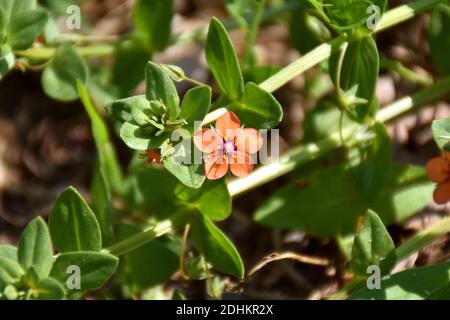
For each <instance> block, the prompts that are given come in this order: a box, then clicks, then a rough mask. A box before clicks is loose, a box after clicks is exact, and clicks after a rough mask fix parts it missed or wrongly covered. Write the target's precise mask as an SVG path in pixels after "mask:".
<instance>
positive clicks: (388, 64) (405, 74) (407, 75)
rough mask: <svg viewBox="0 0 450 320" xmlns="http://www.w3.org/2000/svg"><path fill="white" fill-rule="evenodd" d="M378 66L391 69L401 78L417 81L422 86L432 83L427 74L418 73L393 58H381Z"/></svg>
mask: <svg viewBox="0 0 450 320" xmlns="http://www.w3.org/2000/svg"><path fill="white" fill-rule="evenodd" d="M380 68H382V69H389V70H392V71H393V72H395V73H397V74H398V75H399V76H400V77H402V78H403V79H405V80H407V81H411V82H414V83H417V84H419V85H421V86H424V87H426V86H429V85H431V84H432V83H433V79H432V78H431V77H430V76H429V75H420V74H418V73H416V72H414V71H412V70H410V69H408V68H407V67H405V66H404V65H403V64H402V63H400V62H398V61H395V60H391V59H387V58H381V60H380Z"/></svg>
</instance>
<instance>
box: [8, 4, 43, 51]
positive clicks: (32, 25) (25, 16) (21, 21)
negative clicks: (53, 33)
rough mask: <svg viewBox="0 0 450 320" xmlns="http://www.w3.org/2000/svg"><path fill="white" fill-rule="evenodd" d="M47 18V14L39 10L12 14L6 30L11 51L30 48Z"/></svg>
mask: <svg viewBox="0 0 450 320" xmlns="http://www.w3.org/2000/svg"><path fill="white" fill-rule="evenodd" d="M49 18H50V15H49V13H48V12H47V11H45V10H41V9H34V10H26V11H20V12H17V13H14V15H13V18H12V19H11V20H10V21H9V24H8V28H7V32H8V34H9V38H8V43H9V45H10V46H11V48H12V49H13V50H25V49H28V48H29V47H31V46H32V45H33V43H34V41H35V40H36V38H37V37H38V36H39V34H40V33H41V32H42V31H43V30H44V27H45V25H46V24H47V21H48V19H49Z"/></svg>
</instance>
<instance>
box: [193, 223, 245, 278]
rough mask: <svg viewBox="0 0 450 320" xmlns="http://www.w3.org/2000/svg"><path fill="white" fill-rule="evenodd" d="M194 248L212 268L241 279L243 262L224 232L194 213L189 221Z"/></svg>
mask: <svg viewBox="0 0 450 320" xmlns="http://www.w3.org/2000/svg"><path fill="white" fill-rule="evenodd" d="M191 226H192V228H191V235H192V240H193V241H194V246H195V248H196V249H197V250H198V251H199V252H200V253H201V254H202V255H204V256H205V257H206V259H207V260H208V262H209V263H211V265H212V266H213V268H214V269H216V270H218V271H220V272H223V273H226V274H230V275H233V276H235V277H236V278H239V279H242V278H243V277H244V264H243V262H242V259H241V257H240V255H239V252H238V251H237V250H236V248H235V247H234V245H233V243H232V242H231V241H230V240H229V239H228V238H227V237H226V236H225V234H223V233H222V231H220V229H219V228H217V227H216V226H215V225H214V223H212V222H211V221H210V220H209V219H208V218H206V217H205V216H203V215H200V214H195V215H194V216H193V217H192V222H191Z"/></svg>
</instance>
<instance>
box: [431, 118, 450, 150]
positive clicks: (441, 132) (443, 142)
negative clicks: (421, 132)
mask: <svg viewBox="0 0 450 320" xmlns="http://www.w3.org/2000/svg"><path fill="white" fill-rule="evenodd" d="M431 130H432V132H433V138H434V141H435V142H436V144H437V146H438V147H439V148H440V149H442V150H444V149H445V150H449V149H450V144H449V143H450V118H447V119H439V120H434V121H433V124H432V126H431Z"/></svg>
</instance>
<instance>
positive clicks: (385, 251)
mask: <svg viewBox="0 0 450 320" xmlns="http://www.w3.org/2000/svg"><path fill="white" fill-rule="evenodd" d="M394 249H395V245H394V242H393V241H392V238H391V236H390V235H389V233H388V231H387V230H386V227H385V226H384V224H383V222H382V221H381V219H380V217H378V215H377V214H376V213H375V212H373V211H371V210H368V211H367V213H366V215H365V216H364V218H363V222H362V226H361V228H360V230H359V231H358V233H357V234H356V236H355V240H354V242H353V248H352V258H351V261H350V269H351V270H352V271H353V273H355V274H356V275H359V276H361V277H367V268H368V267H369V266H373V265H376V266H379V265H380V264H381V263H382V265H383V268H384V269H385V271H389V270H390V269H391V268H392V267H393V265H394V264H395V262H396V261H395V256H393V255H390V253H391V252H392V251H393V250H394ZM386 258H387V259H386ZM388 260H389V261H388Z"/></svg>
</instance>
